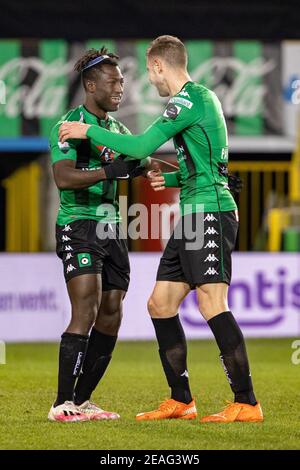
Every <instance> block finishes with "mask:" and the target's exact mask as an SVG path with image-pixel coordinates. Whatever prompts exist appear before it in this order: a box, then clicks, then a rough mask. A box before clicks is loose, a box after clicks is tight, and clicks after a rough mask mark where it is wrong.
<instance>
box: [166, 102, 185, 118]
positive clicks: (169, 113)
mask: <svg viewBox="0 0 300 470" xmlns="http://www.w3.org/2000/svg"><path fill="white" fill-rule="evenodd" d="M180 111H181V107H180V106H176V104H173V103H169V104H168V106H167V107H166V109H165V112H164V114H163V116H164V117H168V118H170V119H173V120H174V119H176V118H177V116H178V114H179V113H180Z"/></svg>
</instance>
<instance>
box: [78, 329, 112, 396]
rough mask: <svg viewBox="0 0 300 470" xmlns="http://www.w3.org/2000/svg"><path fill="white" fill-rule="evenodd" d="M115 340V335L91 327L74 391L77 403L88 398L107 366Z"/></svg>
mask: <svg viewBox="0 0 300 470" xmlns="http://www.w3.org/2000/svg"><path fill="white" fill-rule="evenodd" d="M116 341H117V336H110V335H105V334H104V333H100V331H98V330H96V329H95V328H93V329H92V332H91V335H90V340H89V345H88V348H87V352H86V356H85V360H84V363H83V367H82V373H81V374H80V376H79V378H78V380H77V384H76V387H75V392H74V402H75V403H76V404H77V405H81V403H83V402H84V401H86V400H89V399H90V397H91V394H92V392H93V391H94V390H95V388H96V387H97V385H98V383H99V381H100V379H101V378H102V377H103V375H104V372H105V371H106V369H107V367H108V364H109V362H110V360H111V354H112V352H113V350H114V347H115V344H116Z"/></svg>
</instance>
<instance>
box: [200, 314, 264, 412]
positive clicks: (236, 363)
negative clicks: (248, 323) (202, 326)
mask: <svg viewBox="0 0 300 470" xmlns="http://www.w3.org/2000/svg"><path fill="white" fill-rule="evenodd" d="M208 324H209V326H210V328H211V330H212V332H213V334H214V336H215V338H216V342H217V344H218V346H219V349H220V352H221V354H220V359H221V362H222V365H223V368H224V370H225V374H226V376H227V379H228V382H229V384H230V387H231V390H232V391H233V393H234V401H235V402H239V403H248V404H249V405H255V404H256V398H255V395H254V392H253V385H252V380H251V374H250V369H249V362H248V357H247V351H246V345H245V341H244V337H243V333H242V332H241V329H240V327H239V325H238V324H237V322H236V320H235V318H234V316H233V315H232V313H231V312H230V311H228V312H223V313H220V314H219V315H216V316H215V317H213V318H211V319H210V320H208Z"/></svg>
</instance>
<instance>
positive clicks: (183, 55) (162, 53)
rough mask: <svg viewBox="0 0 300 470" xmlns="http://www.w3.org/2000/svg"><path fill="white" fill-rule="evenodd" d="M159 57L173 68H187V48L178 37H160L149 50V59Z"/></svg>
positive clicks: (152, 43)
mask: <svg viewBox="0 0 300 470" xmlns="http://www.w3.org/2000/svg"><path fill="white" fill-rule="evenodd" d="M153 56H159V57H162V58H163V59H165V60H166V62H168V63H169V64H170V65H172V66H173V67H186V66H187V52H186V48H185V46H184V44H183V42H182V41H180V39H178V38H177V37H176V36H169V35H164V36H158V38H156V39H154V41H152V42H151V44H150V46H149V47H148V49H147V57H153Z"/></svg>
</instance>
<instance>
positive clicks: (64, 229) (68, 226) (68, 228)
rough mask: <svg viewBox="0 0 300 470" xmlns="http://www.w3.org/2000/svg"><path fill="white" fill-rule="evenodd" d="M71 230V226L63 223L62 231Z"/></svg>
mask: <svg viewBox="0 0 300 470" xmlns="http://www.w3.org/2000/svg"><path fill="white" fill-rule="evenodd" d="M71 230H72V228H71V227H70V225H65V226H64V228H63V229H62V231H63V232H70V231H71Z"/></svg>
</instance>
